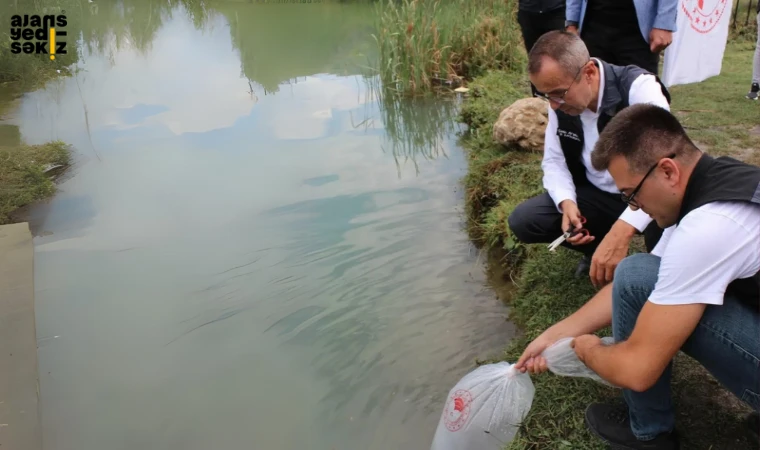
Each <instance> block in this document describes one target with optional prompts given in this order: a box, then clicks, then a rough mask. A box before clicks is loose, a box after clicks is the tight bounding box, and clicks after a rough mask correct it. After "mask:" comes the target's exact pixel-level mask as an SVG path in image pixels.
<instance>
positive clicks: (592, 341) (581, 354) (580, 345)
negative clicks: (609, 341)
mask: <svg viewBox="0 0 760 450" xmlns="http://www.w3.org/2000/svg"><path fill="white" fill-rule="evenodd" d="M597 345H602V340H601V339H600V338H599V337H598V336H596V335H594V334H584V335H583V336H578V337H577V338H575V339H573V340H572V341H571V342H570V347H571V348H572V349H573V350H575V354H576V355H578V359H580V360H581V361H583V363H584V364H586V355H588V351H589V350H590V349H592V348H594V347H596V346H597Z"/></svg>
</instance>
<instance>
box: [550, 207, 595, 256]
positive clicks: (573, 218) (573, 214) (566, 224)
mask: <svg viewBox="0 0 760 450" xmlns="http://www.w3.org/2000/svg"><path fill="white" fill-rule="evenodd" d="M559 207H560V209H562V232H563V233H565V232H567V231H570V230H579V229H581V228H582V227H583V224H582V223H581V211H580V210H579V209H578V205H576V204H575V202H574V201H572V200H564V201H563V202H562V203H560V204H559ZM594 239H595V238H594V236H584V235H582V234H580V233H579V234H576V235H575V236H573V237H570V238H568V239H567V242H569V243H570V244H572V245H583V244H588V243H589V242H591V241H593V240H594Z"/></svg>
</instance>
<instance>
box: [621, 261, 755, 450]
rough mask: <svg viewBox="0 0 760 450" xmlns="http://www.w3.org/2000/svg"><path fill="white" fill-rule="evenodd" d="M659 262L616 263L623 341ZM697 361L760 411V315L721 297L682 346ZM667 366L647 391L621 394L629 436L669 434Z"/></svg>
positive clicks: (672, 416)
mask: <svg viewBox="0 0 760 450" xmlns="http://www.w3.org/2000/svg"><path fill="white" fill-rule="evenodd" d="M659 267H660V258H659V257H658V256H655V255H651V254H646V253H639V254H635V255H631V256H629V257H627V258H625V259H624V260H623V261H621V262H620V264H619V265H618V267H617V269H616V271H615V278H614V281H613V287H612V333H613V336H614V337H615V341H616V342H619V341H623V340H626V339H628V337H629V336H630V335H631V333H632V332H633V327H634V326H635V325H636V319H637V317H638V315H639V312H641V309H642V308H643V307H644V304H645V303H646V302H647V299H648V298H649V295H650V294H651V293H652V291H653V290H654V286H655V283H656V282H657V274H658V271H659ZM681 350H682V351H683V352H684V353H686V354H687V355H689V356H691V357H692V358H694V359H696V360H697V361H699V363H700V364H702V366H704V367H705V368H706V369H707V370H708V371H709V372H710V373H711V374H712V375H713V376H714V377H715V378H716V379H717V380H718V381H719V382H720V383H721V384H722V385H723V386H724V387H725V388H726V389H728V390H729V391H731V392H733V393H734V395H736V396H737V397H738V398H740V399H741V400H742V401H743V402H745V403H747V404H748V405H750V406H751V407H752V408H753V409H754V410H756V411H758V410H760V375H758V372H759V371H760V312H759V310H758V308H754V309H753V308H751V307H749V306H747V305H746V304H744V303H741V302H740V301H739V300H738V299H737V298H735V297H732V296H731V295H726V296H725V298H724V301H723V305H708V306H707V307H706V308H705V312H704V314H703V315H702V318H701V319H700V321H699V324H698V325H697V327H696V328H695V330H694V332H693V333H692V334H691V335H690V336H689V338H688V339H687V340H686V342H685V343H684V344H683V346H682V347H681ZM672 366H673V362H672V361H671V362H670V363H669V364H668V366H667V367H666V369H665V370H664V372H663V373H662V375H661V376H660V378H659V379H658V380H657V382H656V383H655V384H654V385H653V386H652V387H651V388H649V389H648V390H646V391H643V392H636V391H632V390H629V389H623V396H624V398H625V401H626V403H627V404H628V410H629V414H630V417H631V431H633V434H634V435H635V436H636V438H638V439H639V440H644V441H646V440H650V439H654V438H655V437H656V436H657V435H658V434H660V433H665V432H668V431H671V430H672V429H673V427H674V425H675V413H674V410H673V404H672V399H671V392H670V377H671V371H672Z"/></svg>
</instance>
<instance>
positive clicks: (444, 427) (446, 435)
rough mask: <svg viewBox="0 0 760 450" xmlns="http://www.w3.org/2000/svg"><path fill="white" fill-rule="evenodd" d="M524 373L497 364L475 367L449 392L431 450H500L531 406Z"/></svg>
mask: <svg viewBox="0 0 760 450" xmlns="http://www.w3.org/2000/svg"><path fill="white" fill-rule="evenodd" d="M534 393H535V388H534V387H533V382H532V381H531V379H530V376H529V375H528V374H527V373H520V372H519V371H518V370H516V369H514V364H509V363H507V362H500V363H496V364H487V365H483V366H480V367H478V368H477V369H475V370H473V371H472V372H470V373H468V374H467V375H465V376H464V377H463V378H462V379H461V380H459V382H458V383H457V384H456V385H455V386H454V388H452V389H451V391H450V392H449V396H448V397H447V398H446V405H445V406H444V408H443V414H441V419H440V420H439V422H438V428H437V429H436V432H435V436H434V437H433V445H432V447H431V450H462V449H472V450H481V449H482V450H490V449H493V450H501V449H502V448H504V446H505V445H506V444H508V443H509V442H510V441H511V440H512V439H513V438H514V437H515V434H517V430H518V428H519V426H520V424H521V423H522V421H523V420H524V419H525V416H527V415H528V411H530V407H531V405H532V404H533V394H534Z"/></svg>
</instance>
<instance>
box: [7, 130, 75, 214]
mask: <svg viewBox="0 0 760 450" xmlns="http://www.w3.org/2000/svg"><path fill="white" fill-rule="evenodd" d="M68 164H69V148H68V146H67V145H66V144H64V143H63V142H60V141H54V142H49V143H47V144H43V145H21V146H16V147H0V224H6V223H10V222H11V221H12V218H11V216H10V214H11V213H12V212H13V211H15V210H16V209H18V208H20V207H22V206H25V205H28V204H30V203H33V202H36V201H39V200H43V199H45V198H47V197H49V196H51V195H53V194H54V193H55V190H56V188H55V184H54V183H53V181H52V179H51V177H50V175H49V174H46V173H45V169H46V168H48V167H49V166H52V165H61V166H64V167H66V166H68Z"/></svg>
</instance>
